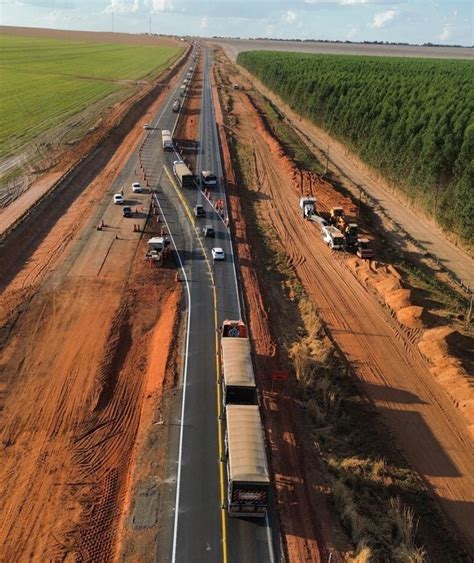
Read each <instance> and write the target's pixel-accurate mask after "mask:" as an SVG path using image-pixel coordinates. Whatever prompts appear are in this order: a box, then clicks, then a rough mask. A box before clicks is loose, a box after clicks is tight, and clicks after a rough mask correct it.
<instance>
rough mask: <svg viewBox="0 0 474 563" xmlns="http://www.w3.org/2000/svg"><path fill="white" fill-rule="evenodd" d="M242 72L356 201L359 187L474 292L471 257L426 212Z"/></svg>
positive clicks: (255, 79) (473, 270)
mask: <svg viewBox="0 0 474 563" xmlns="http://www.w3.org/2000/svg"><path fill="white" fill-rule="evenodd" d="M239 71H241V73H242V74H243V76H245V77H246V78H247V80H248V84H249V86H250V85H252V86H253V87H255V88H256V89H258V91H260V92H261V93H263V94H264V95H265V96H266V97H267V98H269V99H270V100H272V102H273V103H275V104H276V106H277V107H278V108H279V111H281V112H282V113H283V114H284V115H285V116H286V117H287V118H288V120H289V122H290V123H291V124H292V125H293V127H295V129H296V130H297V131H299V132H300V133H302V135H303V139H304V140H306V142H307V139H309V140H310V142H311V143H312V144H314V146H316V147H317V149H318V151H319V152H320V154H326V153H327V152H328V150H329V161H330V165H329V170H330V171H331V170H333V171H335V172H336V174H337V175H339V176H343V177H345V178H348V179H349V180H350V182H348V186H349V188H350V187H351V184H352V185H353V192H354V194H355V196H356V197H357V196H358V189H357V187H356V186H357V185H360V186H362V187H363V189H364V191H365V192H366V193H367V194H368V195H369V196H371V198H372V199H373V200H374V201H375V202H376V203H377V204H378V205H379V206H380V207H381V208H382V209H383V210H384V211H385V212H386V214H387V215H388V216H389V217H390V218H391V219H392V220H393V221H394V222H395V229H396V234H400V229H399V228H397V225H399V226H400V227H401V228H402V229H403V230H404V231H405V232H406V233H408V234H409V235H410V236H411V237H412V238H413V239H415V240H416V241H417V242H418V244H419V245H420V246H421V247H423V248H424V249H425V250H426V252H429V253H430V254H431V255H433V256H435V257H436V258H437V259H438V261H439V263H440V264H441V265H442V266H443V267H445V268H447V269H448V270H450V271H451V272H453V273H454V274H455V275H456V277H457V278H458V280H459V281H461V282H463V284H464V285H465V286H467V287H470V288H471V289H472V288H474V259H473V258H472V256H469V254H468V253H467V252H466V251H465V250H464V249H463V248H460V247H458V246H456V245H455V244H454V243H453V242H451V241H450V240H448V239H447V237H446V235H445V234H444V233H443V232H442V231H441V229H440V228H439V227H437V226H436V225H435V224H434V222H433V221H431V220H430V219H428V218H427V217H426V215H425V214H423V212H421V211H419V210H418V211H416V210H412V209H410V208H409V203H408V202H407V200H406V199H405V198H404V197H403V195H402V194H400V193H397V192H396V191H395V189H394V188H393V186H391V185H390V184H389V183H388V182H387V181H386V180H384V178H382V177H381V176H380V175H379V174H377V173H376V172H375V171H374V170H372V169H371V168H370V167H368V166H367V165H366V164H364V163H363V162H362V161H361V160H360V159H359V158H358V157H357V156H356V155H355V154H354V153H353V152H351V151H350V150H349V149H348V148H347V147H346V146H345V145H343V144H342V143H339V142H338V141H336V140H335V139H333V138H332V137H331V136H330V135H328V134H327V133H326V132H325V131H324V130H323V129H321V128H319V127H316V126H315V125H313V124H312V123H310V122H309V121H307V120H305V119H302V118H301V117H300V116H299V115H298V114H297V113H295V112H294V111H293V110H292V109H291V108H290V107H289V106H288V105H287V104H285V103H284V102H283V101H282V100H281V99H280V98H279V97H278V96H277V95H275V94H274V93H273V92H272V91H271V90H269V89H268V88H266V87H265V86H264V85H263V84H262V83H261V82H260V81H259V80H258V79H257V78H255V77H253V76H252V75H250V74H249V73H248V72H246V71H245V69H243V68H241V67H239Z"/></svg>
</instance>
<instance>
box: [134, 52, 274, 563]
mask: <svg viewBox="0 0 474 563" xmlns="http://www.w3.org/2000/svg"><path fill="white" fill-rule="evenodd" d="M201 56H202V57H204V80H203V90H202V91H203V94H202V96H203V97H202V108H201V110H202V113H201V121H200V124H201V125H200V150H199V154H198V157H197V167H198V170H197V171H196V173H198V172H199V171H200V170H202V169H209V170H213V171H214V172H215V173H216V174H217V176H218V178H219V187H218V188H217V189H215V190H214V192H215V193H214V194H213V201H214V199H215V198H218V199H223V200H224V201H225V193H224V190H223V181H222V178H223V173H222V164H221V161H220V153H219V144H218V136H217V128H216V123H215V118H214V108H213V105H212V96H211V84H210V72H209V70H210V65H211V60H210V56H209V53H208V51H207V49H205V50H204V51H203V53H202V54H201ZM190 65H191V66H193V67H194V66H195V63H194V62H192V63H188V64H187V65H185V68H184V69H183V71H182V72H181V73H180V74H181V76H180V79H179V80H178V81H177V84H176V86H175V87H174V88H173V89H172V90H171V91H170V93H169V95H168V98H167V100H166V101H165V105H164V109H163V110H162V112H161V114H160V115H158V116H157V117H156V119H155V120H154V121H153V122H152V129H151V131H149V132H148V134H147V138H146V141H145V143H144V144H143V147H142V151H141V159H142V163H143V168H144V170H145V173H146V176H147V178H148V182H149V185H150V186H151V187H153V188H154V189H156V199H157V202H158V206H159V207H160V216H161V220H162V222H163V223H162V224H164V225H165V226H166V228H167V230H168V232H169V233H170V235H171V236H172V239H173V244H174V246H175V248H176V252H175V255H176V258H177V263H178V266H179V267H180V271H181V274H180V277H181V280H182V283H183V285H184V293H185V297H186V308H187V318H186V323H185V324H186V334H185V337H184V342H183V373H182V381H181V387H180V389H179V391H178V393H177V394H176V397H175V399H174V402H173V404H172V414H171V420H170V421H169V478H168V479H167V480H166V482H165V483H163V487H162V500H161V514H160V533H159V537H158V539H157V546H156V551H155V560H156V561H160V562H161V561H173V562H175V561H176V562H183V563H184V562H186V563H187V562H190V561H193V562H194V561H196V562H200V561H205V562H214V561H215V562H221V561H222V562H224V563H226V562H227V561H229V562H232V563H240V562H257V561H258V562H267V561H269V562H272V561H275V560H279V557H275V554H274V547H273V545H274V544H275V545H279V542H278V539H277V537H276V531H275V530H276V527H275V526H272V525H271V524H270V523H271V522H272V521H273V517H272V516H271V517H270V523H269V520H268V519H264V520H262V521H251V520H244V519H230V518H228V516H227V511H226V509H225V505H224V504H223V501H224V502H225V497H226V482H225V463H224V460H223V456H222V453H223V428H222V426H223V423H222V419H221V418H220V417H219V415H220V414H221V406H220V398H219V386H218V373H219V370H218V355H217V353H218V327H219V326H220V324H221V323H222V321H223V320H224V319H229V318H240V317H241V307H240V298H239V288H238V283H237V277H236V267H235V264H234V257H233V253H232V244H231V239H230V234H229V230H228V228H227V226H226V224H225V222H224V220H223V218H222V217H220V216H219V215H218V213H217V212H216V211H215V210H214V209H213V207H212V206H211V204H210V202H209V201H207V200H206V199H205V197H204V195H203V193H202V192H201V191H200V190H199V189H198V188H196V189H185V190H183V189H182V188H180V187H179V186H178V184H177V182H176V180H175V178H174V177H173V175H172V174H173V173H172V164H173V160H176V159H177V155H176V154H175V153H173V152H166V153H165V152H163V150H162V148H161V130H162V129H169V130H171V131H173V130H174V127H175V125H176V121H177V118H178V114H176V113H173V112H172V109H171V105H172V102H173V100H174V99H176V98H178V97H179V96H178V92H179V88H180V85H181V83H182V80H183V79H184V75H185V74H186V72H187V71H188V68H189V66H190ZM196 203H201V204H202V205H204V206H205V209H206V218H205V219H199V220H197V219H195V218H194V216H193V214H192V212H191V209H192V207H193V206H194V205H195V204H196ZM205 224H212V225H213V226H214V229H215V231H216V237H215V238H214V239H207V238H204V237H203V236H202V227H203V226H204V225H205ZM213 246H218V247H221V248H223V250H224V252H225V256H226V259H225V260H224V261H223V262H216V263H215V264H214V263H213V261H212V258H211V252H210V250H211V248H212V247H213ZM271 514H274V510H273V508H272V510H271ZM275 539H276V541H275Z"/></svg>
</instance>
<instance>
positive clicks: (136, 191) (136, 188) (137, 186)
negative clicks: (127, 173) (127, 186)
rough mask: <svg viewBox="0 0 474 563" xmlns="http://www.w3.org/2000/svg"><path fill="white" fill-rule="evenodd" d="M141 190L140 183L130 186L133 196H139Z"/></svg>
mask: <svg viewBox="0 0 474 563" xmlns="http://www.w3.org/2000/svg"><path fill="white" fill-rule="evenodd" d="M142 190H143V188H142V187H141V185H140V182H133V184H132V192H133V193H134V194H141V193H142Z"/></svg>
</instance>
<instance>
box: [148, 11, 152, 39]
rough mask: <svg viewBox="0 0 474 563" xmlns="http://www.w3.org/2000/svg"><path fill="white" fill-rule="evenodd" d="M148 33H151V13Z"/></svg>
mask: <svg viewBox="0 0 474 563" xmlns="http://www.w3.org/2000/svg"><path fill="white" fill-rule="evenodd" d="M148 33H149V34H150V35H151V14H150V16H149V17H148Z"/></svg>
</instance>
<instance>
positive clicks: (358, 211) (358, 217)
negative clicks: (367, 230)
mask: <svg viewBox="0 0 474 563" xmlns="http://www.w3.org/2000/svg"><path fill="white" fill-rule="evenodd" d="M358 188H359V203H358V205H357V223H359V221H360V204H361V200H362V186H361V185H359V186H358Z"/></svg>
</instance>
